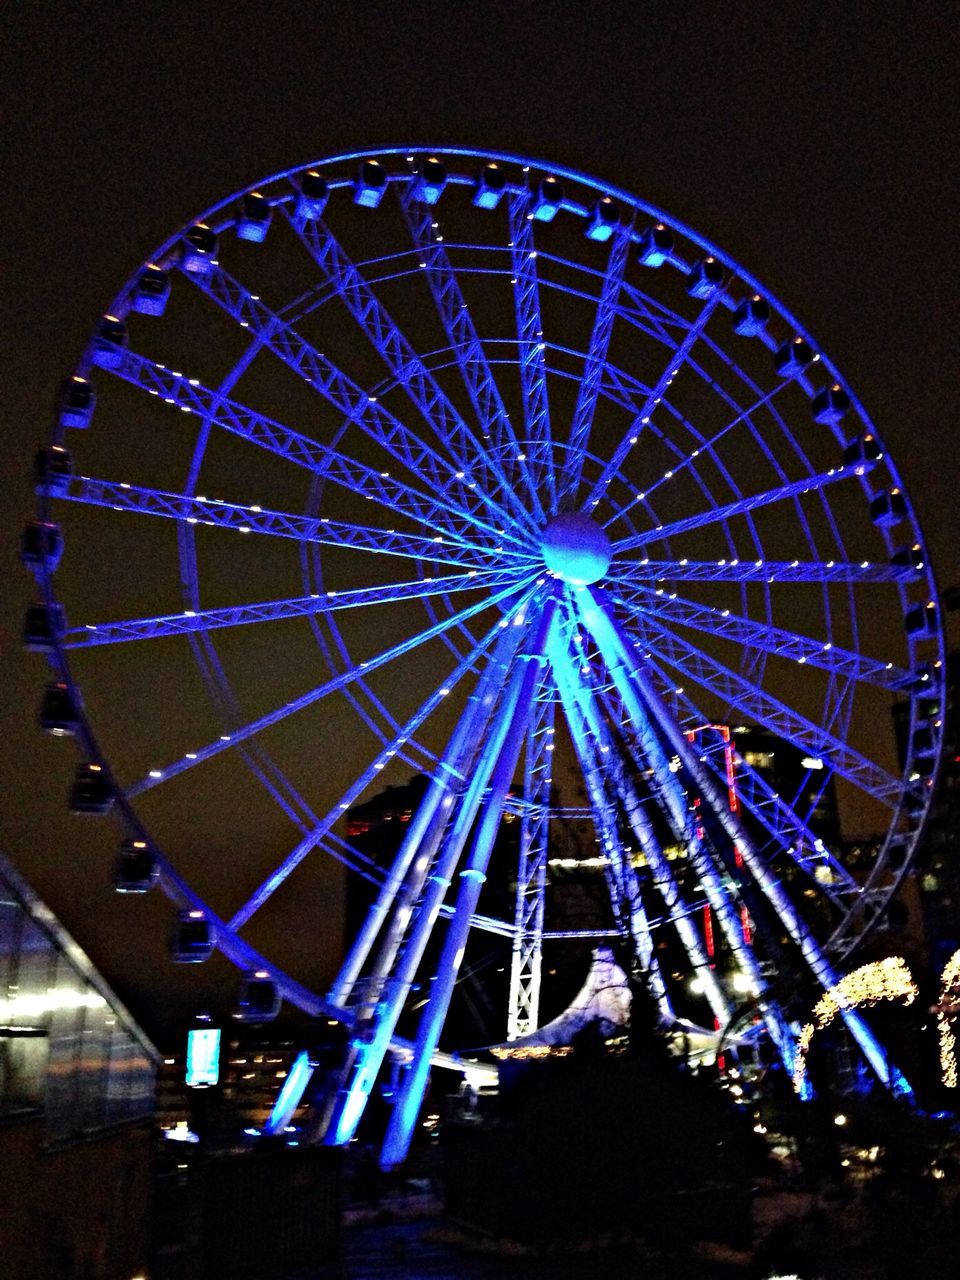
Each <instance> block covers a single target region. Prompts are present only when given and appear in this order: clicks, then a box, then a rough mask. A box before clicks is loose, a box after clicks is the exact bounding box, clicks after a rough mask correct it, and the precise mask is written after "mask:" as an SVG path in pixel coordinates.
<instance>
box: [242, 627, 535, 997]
mask: <svg viewBox="0 0 960 1280" xmlns="http://www.w3.org/2000/svg"><path fill="white" fill-rule="evenodd" d="M520 607H522V603H521V605H520V606H518V608H520ZM497 636H500V644H499V650H498V649H495V650H494V654H493V657H492V661H491V662H490V663H489V664H488V671H490V670H495V671H497V672H499V670H500V664H499V661H498V659H497V657H496V654H497V652H498V651H502V650H503V648H504V640H506V641H508V642H509V641H510V640H511V639H512V638H513V636H512V634H511V633H510V631H509V630H507V632H506V633H504V630H503V629H502V628H501V625H500V623H499V622H498V623H496V624H495V626H494V627H493V628H492V630H490V631H489V632H488V633H487V634H486V635H485V636H484V637H483V639H482V640H481V641H480V642H479V643H478V644H477V645H475V646H474V648H473V649H471V650H470V651H469V652H468V653H467V655H466V656H465V657H464V658H463V659H461V661H460V662H459V663H458V665H457V667H456V669H455V670H454V671H453V672H452V673H451V674H450V675H449V676H447V678H446V681H445V683H444V685H443V686H442V687H441V688H438V689H435V690H434V691H433V693H431V694H430V695H429V697H427V698H426V699H424V701H423V702H422V703H421V705H420V707H419V708H418V709H417V711H416V712H415V713H414V714H413V715H412V716H411V717H410V719H409V720H407V721H406V723H405V724H403V725H401V727H400V728H399V730H398V731H397V733H396V734H395V735H394V736H393V738H392V739H388V740H387V742H386V743H385V744H384V745H383V747H382V748H381V750H380V751H379V753H378V754H377V755H376V756H375V757H374V759H373V761H372V762H371V763H370V765H369V766H368V767H367V768H366V769H365V770H364V771H363V773H361V774H360V776H359V777H358V778H357V779H356V780H355V781H354V782H353V783H352V784H351V786H350V787H348V788H347V790H346V791H345V792H344V793H343V795H341V796H340V798H339V800H338V801H337V802H336V803H335V804H333V805H331V807H330V809H329V810H328V812H327V813H326V815H325V816H324V817H323V818H322V819H321V821H320V822H318V823H317V824H316V825H315V826H314V827H313V828H312V829H311V830H310V831H308V832H307V833H306V834H305V835H304V837H303V839H302V840H301V841H300V842H299V843H298V844H297V845H296V846H295V847H294V848H293V849H292V850H291V852H290V853H288V854H287V856H286V857H285V858H284V860H283V861H282V862H281V863H280V865H279V866H278V867H276V868H275V869H274V871H272V872H271V873H270V875H269V876H267V878H266V879H265V880H264V881H263V882H262V883H261V884H260V886H259V887H258V888H257V889H256V890H255V892H254V893H253V894H252V895H251V896H250V898H249V899H248V900H247V902H245V903H244V905H243V906H242V907H241V908H240V909H239V910H238V911H237V912H236V914H235V915H234V917H233V919H232V920H231V921H230V928H231V929H239V928H240V927H241V926H242V925H244V924H246V922H247V921H248V920H249V919H250V918H251V916H253V915H254V913H255V912H256V911H258V910H259V909H260V907H262V906H263V904H264V903H265V902H266V901H267V900H268V899H269V898H270V897H272V896H273V894H274V893H275V892H276V891H277V889H278V888H279V887H280V885H281V884H282V883H283V881H284V880H286V879H287V877H288V876H289V875H290V874H291V872H292V871H294V870H295V868H296V867H298V866H299V865H300V863H301V862H302V861H303V859H304V858H305V857H306V856H307V854H308V853H309V852H310V850H311V849H313V848H315V847H316V845H317V844H318V843H319V842H320V841H321V840H323V838H324V837H325V836H326V834H327V832H329V831H330V830H331V828H332V827H333V826H334V824H335V823H336V822H337V821H338V820H339V819H340V818H342V817H343V815H344V813H345V812H346V810H347V809H348V808H349V807H350V805H352V804H353V803H354V802H355V801H356V800H357V799H358V798H359V797H360V796H361V795H362V794H363V792H364V791H365V790H366V788H367V787H368V786H369V785H370V783H371V782H372V781H373V779H374V778H375V777H376V776H377V773H378V772H379V771H380V770H382V769H384V768H385V767H386V765H387V764H388V763H389V761H390V759H391V757H393V756H398V755H400V753H401V749H402V747H403V744H404V743H406V742H408V741H409V740H410V738H411V737H412V736H413V734H414V733H416V731H417V729H419V727H420V726H421V725H422V724H423V722H424V721H425V720H426V719H427V718H428V716H430V715H432V714H433V712H434V711H436V710H437V708H438V707H439V706H440V704H441V702H442V701H443V699H444V698H445V697H446V695H447V692H448V691H449V690H451V689H453V688H454V687H455V686H456V685H457V684H458V683H459V682H460V680H461V679H462V678H463V677H464V676H465V675H466V673H467V672H468V671H470V670H471V669H472V668H473V665H474V663H476V662H478V661H479V660H480V659H481V658H482V657H483V655H484V654H485V653H486V651H487V650H488V649H489V648H490V646H491V645H492V643H493V641H494V639H495V638H496V637H497ZM489 678H490V677H489V675H488V674H485V675H484V676H482V677H481V680H483V681H486V682H488V683H489ZM484 687H486V686H484ZM478 696H480V697H482V696H483V695H482V694H481V693H480V691H479V690H475V691H474V694H473V698H474V699H476V698H477V697H478ZM451 750H452V751H454V752H455V751H456V745H455V743H454V742H451ZM457 776H458V775H457V774H456V773H454V771H453V768H452V766H451V765H450V764H449V763H448V762H446V761H441V762H440V763H439V764H438V766H437V770H436V771H435V773H434V775H433V777H432V779H431V784H430V787H431V789H433V788H436V789H437V790H440V789H449V788H450V786H451V785H452V783H453V780H454V779H455V778H457ZM461 776H462V775H461ZM424 803H426V797H425V801H424ZM429 810H430V806H429V805H428V807H427V810H426V811H429ZM418 821H423V819H420V818H419V813H418V815H416V816H415V817H414V818H413V819H412V822H413V824H414V825H416V824H417V823H418ZM402 879H403V870H401V871H400V872H397V870H396V868H394V870H393V871H392V872H391V875H390V877H389V879H388V882H387V883H385V885H384V887H383V888H382V889H381V891H380V897H378V899H377V902H376V903H375V904H374V907H373V908H372V914H373V913H375V914H376V915H377V918H378V920H382V918H383V916H384V914H385V913H386V910H387V908H388V906H389V901H392V898H393V896H394V895H395V893H396V888H397V887H398V886H399V884H400V882H401V881H402ZM388 885H389V887H388ZM384 901H386V905H383V903H384ZM369 927H371V928H373V926H372V925H370V926H369ZM375 932H376V930H375V929H374V933H375ZM355 946H359V942H358V943H357V944H355ZM368 950H369V947H367V948H366V949H365V950H363V955H362V957H361V959H360V964H362V963H363V961H364V960H365V959H366V953H367V951H368ZM355 976H356V975H354V977H355ZM352 981H353V979H352V978H349V976H348V981H347V984H346V986H344V985H343V984H342V983H341V982H340V981H338V982H337V983H336V984H335V986H334V995H335V998H336V1001H335V1002H336V1003H339V1004H345V1003H346V1001H347V999H348V997H349V994H350V986H351V985H352ZM333 998H334V996H331V999H333Z"/></svg>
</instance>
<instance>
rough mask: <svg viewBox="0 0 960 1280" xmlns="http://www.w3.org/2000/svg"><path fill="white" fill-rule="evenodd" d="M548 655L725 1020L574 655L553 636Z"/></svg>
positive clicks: (687, 918)
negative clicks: (579, 672)
mask: <svg viewBox="0 0 960 1280" xmlns="http://www.w3.org/2000/svg"><path fill="white" fill-rule="evenodd" d="M550 658H551V664H552V668H553V673H554V679H555V680H556V684H557V689H558V690H559V693H560V698H561V701H562V703H563V708H564V715H565V716H566V717H567V722H568V724H569V725H570V731H571V735H572V736H573V739H574V743H575V744H577V743H578V742H580V741H583V738H582V737H581V738H578V736H577V734H578V731H579V733H580V734H581V735H582V733H583V730H584V728H586V730H587V731H588V734H589V737H590V738H592V740H593V741H594V742H595V743H596V745H597V749H598V751H599V752H600V757H601V758H604V759H606V761H607V771H608V773H609V774H610V779H611V785H612V787H613V788H614V790H615V791H616V793H617V794H618V796H619V798H620V802H621V804H622V805H623V807H624V811H625V815H626V820H627V823H628V825H629V826H630V828H631V830H632V831H633V834H634V837H635V838H636V840H637V842H638V844H639V846H640V848H641V849H642V850H643V853H644V856H645V857H646V859H647V863H648V865H649V866H650V869H651V871H652V873H653V882H654V887H655V888H656V890H657V893H658V894H659V896H660V898H661V899H662V901H663V904H664V906H665V908H666V909H667V914H668V916H669V918H670V922H671V924H672V925H673V927H674V929H675V930H676V933H677V936H678V937H679V939H680V942H681V944H682V946H683V948H684V950H685V951H686V953H687V956H688V958H689V960H690V964H691V966H692V967H693V969H694V971H695V972H696V973H697V974H698V975H699V976H700V977H701V978H702V980H703V983H704V987H705V990H706V995H707V999H708V1001H709V1003H710V1007H711V1010H712V1012H713V1015H714V1017H715V1018H717V1020H718V1021H719V1022H720V1024H721V1025H723V1026H725V1025H726V1024H727V1022H728V1021H729V1019H730V1014H731V1008H730V1005H729V1003H728V1001H727V997H726V995H725V993H724V992H723V990H722V988H721V987H720V984H719V982H718V981H717V977H716V974H715V973H714V972H713V970H712V968H711V966H710V963H709V960H708V957H707V954H706V952H705V950H704V948H703V943H702V942H701V939H700V936H699V934H698V933H697V930H696V928H695V927H694V925H693V922H692V920H691V911H690V908H689V906H688V905H687V903H686V902H685V900H684V898H683V894H682V892H681V889H680V885H679V883H678V882H677V880H676V877H675V876H674V874H673V871H672V870H671V867H670V863H669V861H668V860H667V857H666V855H665V853H664V852H663V849H662V847H661V845H660V841H659V839H658V837H657V834H656V831H655V829H654V825H653V823H652V821H651V820H650V818H649V817H648V816H647V814H646V812H645V810H644V807H643V805H642V804H641V802H640V799H639V796H638V795H637V792H636V789H635V787H634V785H633V782H632V780H631V779H630V778H629V777H628V775H627V774H626V772H625V771H624V769H623V768H622V766H621V765H620V762H619V757H618V754H617V752H616V749H615V747H614V744H613V742H612V741H611V739H610V736H609V734H608V732H607V730H606V728H605V727H604V723H603V720H602V717H601V715H600V711H599V708H598V707H597V704H596V701H595V698H594V694H593V691H592V690H591V688H590V686H589V684H588V683H586V682H585V681H583V680H581V679H580V678H579V675H578V671H579V668H580V659H579V657H578V655H577V654H576V653H574V652H572V651H571V650H569V649H568V650H567V652H563V651H562V649H561V648H560V646H559V644H558V643H557V642H554V644H553V645H552V647H551V649H550Z"/></svg>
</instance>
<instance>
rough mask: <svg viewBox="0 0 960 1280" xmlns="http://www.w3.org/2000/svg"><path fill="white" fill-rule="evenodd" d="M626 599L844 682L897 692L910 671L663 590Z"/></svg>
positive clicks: (636, 592)
mask: <svg viewBox="0 0 960 1280" xmlns="http://www.w3.org/2000/svg"><path fill="white" fill-rule="evenodd" d="M620 591H621V593H623V592H624V586H623V584H621V585H620ZM629 597H630V598H629V599H627V598H626V596H625V595H624V594H621V595H620V597H619V601H620V603H622V604H623V605H625V606H626V607H627V608H630V607H631V606H632V607H633V608H635V609H637V610H639V611H640V612H641V613H642V614H644V615H645V616H653V617H654V618H663V619H665V620H667V621H670V622H673V623H679V624H680V625H681V626H685V627H692V628H693V629H694V630H696V631H704V632H707V633H709V634H710V635H714V636H718V637H719V638H720V639H722V640H731V641H733V642H734V643H735V644H738V645H740V646H742V647H743V648H745V649H758V650H761V651H762V652H763V653H768V654H769V653H773V654H777V655H779V656H780V657H782V658H789V659H791V660H792V661H794V662H797V663H799V664H801V665H809V666H812V667H818V668H822V669H823V670H824V671H829V672H830V673H831V674H833V675H836V676H840V677H843V678H845V679H852V680H857V681H863V682H865V683H867V684H874V685H878V686H879V687H880V688H882V689H896V688H899V687H902V685H903V682H904V681H905V680H908V679H909V677H910V673H909V672H908V671H906V670H905V669H904V668H903V667H898V666H895V665H894V664H893V663H892V662H881V661H879V660H878V659H875V658H867V657H865V656H864V655H862V654H859V653H854V652H852V651H851V650H849V649H844V648H843V647H842V646H840V645H836V644H832V643H830V642H825V641H822V640H814V639H813V638H812V637H811V636H805V635H801V634H799V633H798V632H795V631H788V630H785V629H784V628H783V627H775V626H772V625H769V624H767V623H763V622H757V621H755V620H754V619H753V618H746V617H742V616H740V615H738V614H735V613H731V611H730V610H729V609H717V608H714V607H713V606H711V605H706V604H700V603H698V602H697V601H694V600H686V599H684V598H683V597H682V596H677V595H676V593H675V592H669V591H667V590H666V589H665V588H663V587H656V588H654V587H648V586H639V587H636V588H633V589H631V590H630V591H629Z"/></svg>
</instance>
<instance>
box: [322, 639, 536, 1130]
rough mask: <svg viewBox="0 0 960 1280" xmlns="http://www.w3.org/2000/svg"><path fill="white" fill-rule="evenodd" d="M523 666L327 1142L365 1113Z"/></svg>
mask: <svg viewBox="0 0 960 1280" xmlns="http://www.w3.org/2000/svg"><path fill="white" fill-rule="evenodd" d="M527 625H528V626H529V624H527ZM525 668H526V664H523V665H521V666H519V667H518V668H517V671H516V673H515V675H514V677H513V679H512V680H511V683H510V685H509V686H508V688H507V690H506V693H505V694H504V696H503V698H502V700H501V704H500V706H499V707H498V708H497V714H496V716H495V717H494V719H493V724H492V728H490V729H489V736H488V737H487V739H486V742H485V743H484V746H483V749H482V751H481V754H480V757H479V759H478V761H477V763H476V765H475V766H474V768H473V772H472V773H471V776H470V781H469V783H468V784H467V787H466V790H465V791H464V793H463V796H462V798H461V800H460V803H459V806H458V808H457V810H456V813H455V815H454V818H453V821H452V823H451V824H450V826H449V829H448V830H447V831H446V834H445V836H444V841H443V845H442V847H441V849H440V853H439V855H438V857H437V859H436V861H435V863H434V865H433V869H432V870H431V872H430V874H429V876H428V877H427V880H426V886H425V888H424V891H423V895H422V897H421V899H420V901H419V903H418V904H417V907H418V909H417V912H416V915H415V916H414V917H413V918H412V924H411V928H410V932H409V936H408V937H407V938H406V941H405V943H404V945H403V948H402V950H401V951H400V953H399V956H398V959H397V965H396V968H395V969H394V970H393V971H392V972H391V973H390V975H389V977H388V978H387V980H386V982H385V983H384V988H383V992H382V997H381V999H380V1000H378V1002H377V1004H376V1007H375V1009H374V1011H373V1015H372V1017H371V1020H370V1026H369V1029H368V1031H367V1034H366V1036H365V1038H362V1039H359V1038H358V1039H357V1040H355V1042H354V1046H353V1048H354V1050H355V1056H354V1059H353V1062H352V1064H351V1066H350V1070H349V1071H348V1077H347V1078H348V1083H345V1084H344V1087H343V1088H342V1089H341V1090H340V1092H339V1094H338V1096H337V1098H336V1101H335V1103H334V1106H333V1110H332V1116H331V1120H330V1122H329V1124H328V1126H327V1134H326V1138H325V1141H326V1142H327V1143H328V1144H332V1145H336V1146H341V1145H343V1143H345V1142H348V1141H349V1140H350V1138H351V1137H352V1136H353V1134H354V1132H355V1130H356V1127H357V1124H358V1123H359V1120H360V1117H361V1115H362V1114H363V1110H364V1108H365V1106H366V1104H367V1098H368V1097H369V1095H370V1090H371V1089H372V1088H373V1085H374V1082H375V1081H376V1078H377V1074H378V1072H379V1070H380V1067H381V1065H382V1064H383V1059H384V1057H385V1055H386V1053H387V1050H388V1048H389V1046H390V1039H391V1037H392V1035H393V1032H394V1029H395V1027H396V1025H397V1021H398V1019H399V1017H400V1014H401V1012H402V1011H403V1006H404V1003H405V1001H406V998H407V995H408V993H409V991H410V986H411V984H412V983H413V980H414V978H415V976H416V972H417V968H418V966H419V964H420V960H421V958H422V956H423V953H424V951H425V950H426V946H427V943H428V941H429V939H430V934H431V933H432V931H433V928H434V925H435V924H436V920H437V916H438V914H439V911H440V907H441V906H442V905H443V899H444V897H445V896H446V892H447V889H448V887H449V884H450V880H451V877H452V876H453V873H454V871H455V870H456V865H457V862H458V861H459V859H460V855H461V853H462V851H463V848H464V846H465V844H466V842H467V837H468V836H469V834H470V828H471V827H472V826H473V823H474V820H475V818H476V816H477V812H478V811H479V808H480V804H481V801H482V799H483V793H484V791H485V790H486V788H487V786H488V785H489V783H490V777H491V774H492V773H493V770H494V768H495V766H496V763H497V760H498V757H499V755H500V752H501V750H502V748H503V744H504V741H505V739H506V736H507V733H508V730H509V728H510V725H511V723H512V720H513V712H514V709H515V707H516V703H517V699H518V697H519V695H520V692H521V688H522V684H523V678H524V676H525V674H526V669H525ZM438 823H439V826H440V833H441V834H442V833H443V829H444V828H445V826H446V818H445V816H444V815H441V817H440V818H439V819H438ZM428 1065H429V1064H428Z"/></svg>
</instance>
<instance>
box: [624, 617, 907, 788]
mask: <svg viewBox="0 0 960 1280" xmlns="http://www.w3.org/2000/svg"><path fill="white" fill-rule="evenodd" d="M643 628H644V631H645V632H646V633H647V634H648V636H650V637H651V638H652V641H653V644H654V645H655V647H656V653H657V656H658V657H659V658H660V659H662V660H663V661H664V662H666V663H667V664H668V665H669V666H671V667H674V668H675V669H676V670H677V671H680V672H681V673H682V674H683V675H684V677H685V678H687V679H690V680H694V681H696V683H697V684H699V685H700V686H701V687H702V688H704V689H707V690H708V691H710V692H711V693H713V694H714V695H715V696H716V697H717V698H718V699H719V700H720V701H721V702H723V703H725V704H727V705H729V706H732V707H735V708H736V709H737V711H738V712H739V713H740V715H742V716H744V717H746V718H752V719H754V720H756V721H757V722H758V723H760V724H763V725H764V726H765V727H766V728H768V729H770V730H771V731H772V732H773V733H776V734H779V735H780V736H781V737H784V738H787V739H788V740H789V741H791V742H794V743H796V744H797V745H798V746H801V747H803V749H804V750H805V751H806V752H807V753H808V754H809V755H811V756H816V757H819V758H820V759H823V760H825V761H827V762H828V763H829V765H830V767H831V768H832V769H834V770H835V771H836V772H837V773H839V774H840V775H841V776H842V777H844V778H847V779H848V780H849V781H850V782H852V783H853V784H854V785H855V786H857V787H860V788H861V790H863V791H866V792H867V793H868V794H869V795H872V796H873V797H874V798H875V799H877V800H879V801H880V802H881V803H882V804H885V805H886V806H887V807H888V808H893V806H894V805H895V804H896V803H897V801H898V800H899V797H900V790H901V787H900V780H899V779H898V778H896V777H894V775H893V774H891V773H888V772H887V771H886V769H883V768H882V767H881V766H880V765H878V764H875V763H874V761H872V760H870V759H868V757H867V756H865V755H863V754H861V753H860V752H859V751H856V750H854V748H853V747H850V746H848V745H847V744H846V743H845V742H844V741H843V740H842V739H840V738H837V737H835V736H834V735H833V734H831V733H829V732H827V730H826V729H824V728H822V727H821V726H820V725H818V724H815V723H814V722H813V721H812V720H808V719H807V717H806V716H803V715H801V714H800V713H799V712H798V711H794V710H793V708H792V707H788V706H787V705H786V704H785V703H782V702H780V701H779V700H778V699H777V698H775V697H774V696H773V695H772V694H770V693H767V692H766V691H765V690H763V689H759V688H757V686H756V685H755V684H753V683H752V682H751V681H750V680H747V679H745V678H744V677H743V676H742V675H740V673H739V672H737V671H734V670H733V669H732V668H730V667H727V666H725V665H724V664H723V663H722V662H718V661H717V660H716V659H715V658H712V657H711V656H710V655H709V654H707V653H704V652H703V651H702V650H700V649H698V648H696V647H695V646H694V645H692V644H691V643H690V642H689V641H688V640H684V639H683V638H682V637H681V636H679V635H678V634H677V633H676V632H675V631H672V630H671V629H670V628H669V627H666V626H664V624H663V623H662V622H661V621H660V619H659V618H658V617H655V616H654V615H653V614H652V613H650V614H645V615H644V616H643Z"/></svg>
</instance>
